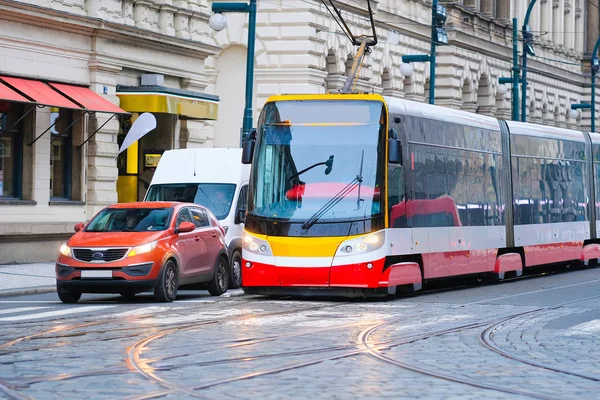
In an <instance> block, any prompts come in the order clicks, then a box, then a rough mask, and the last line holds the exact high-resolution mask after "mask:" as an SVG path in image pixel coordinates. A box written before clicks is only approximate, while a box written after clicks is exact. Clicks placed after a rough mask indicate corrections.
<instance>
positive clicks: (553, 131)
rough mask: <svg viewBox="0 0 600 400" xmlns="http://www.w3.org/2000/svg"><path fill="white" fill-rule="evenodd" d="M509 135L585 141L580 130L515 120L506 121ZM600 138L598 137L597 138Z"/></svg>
mask: <svg viewBox="0 0 600 400" xmlns="http://www.w3.org/2000/svg"><path fill="white" fill-rule="evenodd" d="M506 123H507V124H508V129H509V130H510V133H511V135H521V136H532V137H539V138H545V139H558V140H569V141H572V142H581V143H585V135H584V133H583V132H582V131H576V130H572V129H565V128H557V127H555V126H548V125H540V124H532V123H529V122H527V123H525V122H517V121H506ZM598 140H600V139H598Z"/></svg>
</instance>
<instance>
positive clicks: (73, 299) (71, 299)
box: [57, 289, 81, 304]
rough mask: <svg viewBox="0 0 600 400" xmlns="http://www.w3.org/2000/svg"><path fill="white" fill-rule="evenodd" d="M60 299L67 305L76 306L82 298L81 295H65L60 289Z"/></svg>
mask: <svg viewBox="0 0 600 400" xmlns="http://www.w3.org/2000/svg"><path fill="white" fill-rule="evenodd" d="M57 293H58V298H59V299H60V301H62V302H63V303H65V304H74V303H77V302H78V301H79V299H80V298H81V293H63V292H61V291H60V289H58V290H57Z"/></svg>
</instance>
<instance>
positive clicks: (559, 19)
mask: <svg viewBox="0 0 600 400" xmlns="http://www.w3.org/2000/svg"><path fill="white" fill-rule="evenodd" d="M552 13H553V18H552V22H553V23H552V41H553V42H554V45H555V46H562V45H563V43H564V42H563V39H564V33H563V32H564V29H563V27H564V22H565V7H564V3H563V0H552Z"/></svg>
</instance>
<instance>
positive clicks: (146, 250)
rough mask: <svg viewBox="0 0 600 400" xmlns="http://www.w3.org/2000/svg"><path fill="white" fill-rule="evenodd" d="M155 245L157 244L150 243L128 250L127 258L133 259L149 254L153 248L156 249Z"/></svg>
mask: <svg viewBox="0 0 600 400" xmlns="http://www.w3.org/2000/svg"><path fill="white" fill-rule="evenodd" d="M156 243H157V242H151V243H146V244H142V245H139V246H135V247H134V248H133V249H131V250H129V254H127V257H133V256H137V255H140V254H145V253H149V252H151V251H152V250H154V248H155V247H156Z"/></svg>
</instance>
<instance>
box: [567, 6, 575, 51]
mask: <svg viewBox="0 0 600 400" xmlns="http://www.w3.org/2000/svg"><path fill="white" fill-rule="evenodd" d="M573 1H574V0H564V7H565V14H564V18H565V25H564V26H565V37H564V43H565V47H566V48H567V50H569V51H573V50H574V49H575V12H574V10H573V8H574V7H573Z"/></svg>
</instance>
